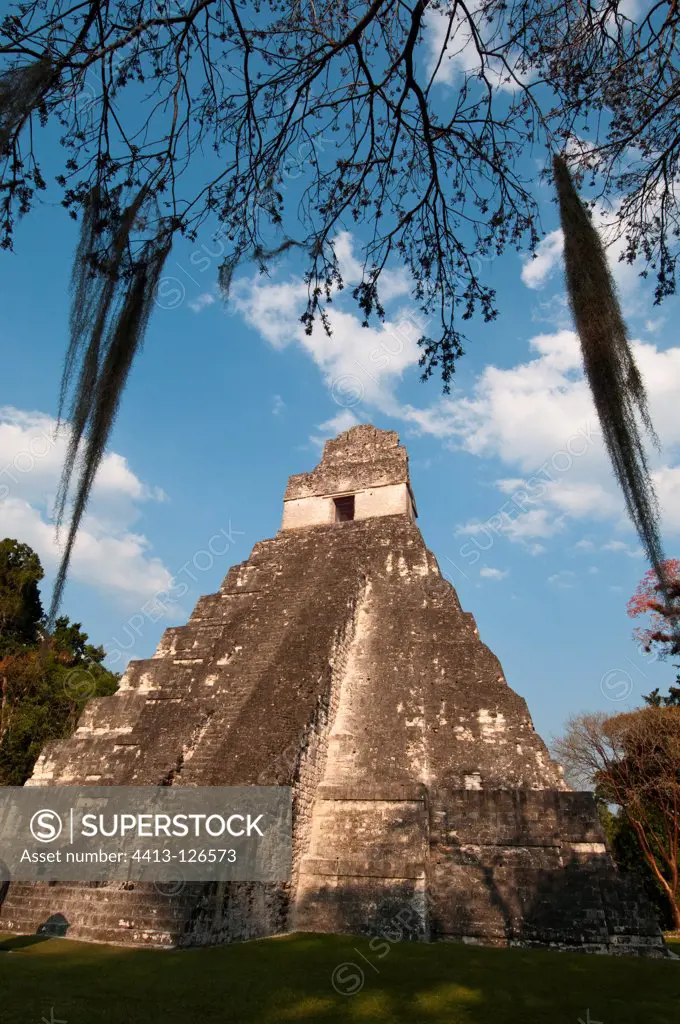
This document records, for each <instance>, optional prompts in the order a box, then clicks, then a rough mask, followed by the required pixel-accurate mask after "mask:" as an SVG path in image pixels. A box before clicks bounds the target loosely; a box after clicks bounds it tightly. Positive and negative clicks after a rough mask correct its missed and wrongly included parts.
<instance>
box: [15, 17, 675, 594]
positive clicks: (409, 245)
mask: <svg viewBox="0 0 680 1024" xmlns="http://www.w3.org/2000/svg"><path fill="white" fill-rule="evenodd" d="M625 10H626V5H625V0H510V2H509V3H508V2H507V0H479V2H477V3H475V4H474V5H469V4H465V3H463V2H462V0H431V2H429V3H428V0H411V2H410V3H399V2H397V0H343V2H341V3H335V2H333V3H331V2H329V0H321V3H318V2H317V0H299V2H298V0H296V2H295V3H290V2H289V0H253V2H252V3H251V4H250V5H245V4H243V3H237V2H236V0H184V2H183V4H180V3H177V2H176V0H111V2H107V3H102V2H101V0H83V2H76V3H71V2H70V0H24V2H22V3H20V4H18V5H17V6H16V7H15V8H13V10H12V12H11V13H10V14H8V15H7V16H6V18H5V19H4V21H3V23H2V31H1V33H0V54H2V55H4V57H5V59H6V61H7V64H6V70H5V73H4V75H3V76H2V78H0V156H1V157H4V166H3V176H2V181H1V183H0V185H1V188H2V192H3V198H2V228H3V230H4V240H3V244H4V245H5V246H6V247H10V246H11V244H12V231H13V226H14V221H15V218H16V216H17V215H18V214H22V213H25V212H27V211H28V210H29V209H30V208H31V206H32V204H33V202H34V200H35V199H36V196H38V195H39V194H40V193H42V192H44V191H45V189H46V175H47V176H48V177H51V173H52V168H50V174H48V172H47V169H46V168H45V166H44V160H43V157H42V154H41V139H42V136H41V132H40V128H41V127H42V126H44V125H46V124H48V123H56V124H57V125H58V126H59V128H60V131H61V142H62V146H63V161H62V166H61V167H60V168H59V173H58V175H57V178H56V180H57V183H58V187H59V188H60V189H61V190H62V201H63V204H64V206H65V207H66V209H67V210H68V211H69V213H70V214H71V216H73V217H74V218H76V219H78V218H79V219H80V221H81V234H80V243H79V246H78V250H77V253H76V258H75V263H74V271H73V304H72V313H71V340H70V345H69V349H68V353H67V355H66V360H65V366H64V375H63V381H62V388H61V403H60V415H61V413H64V414H65V415H67V416H68V418H69V419H70V422H71V427H72V431H71V435H70V445H69V451H68V456H67V459H66V464H65V469H64V475H63V479H62V486H61V490H60V494H59V497H58V502H57V512H58V517H59V518H60V519H61V518H62V517H63V516H64V515H65V511H66V507H67V499H68V498H69V496H70V486H71V481H72V477H73V475H74V473H76V476H77V480H76V487H75V495H74V502H73V508H72V514H71V523H70V528H69V533H68V537H67V543H66V547H65V553H64V559H63V562H62V566H61V570H60V572H59V575H58V578H57V584H56V588H55V594H54V598H53V602H52V613H54V611H55V609H56V607H57V604H58V601H59V598H60V594H61V590H62V587H63V583H64V579H65V573H66V570H67V567H68V562H69V558H70V554H71V550H72V547H73V543H74V540H75V536H76V531H77V528H78V525H79V523H80V520H81V517H82V515H83V512H84V509H85V507H86V504H87V501H88V497H89V493H90V489H91V487H92V483H93V480H94V475H95V473H96V470H97V467H98V465H99V462H100V460H101V457H102V454H103V451H104V446H105V444H106V441H107V438H108V436H109V433H110V430H111V426H112V423H113V421H114V418H115V415H116V412H117V409H118V405H119V402H120V397H121V394H122V391H123V389H124V387H125V383H126V380H127V378H128V374H129V372H130V368H131V365H132V363H133V360H134V358H135V355H136V353H137V351H138V349H139V347H140V345H141V342H142V340H143V336H144V331H145V327H146V323H147V320H148V317H149V314H150V310H151V306H152V302H153V296H154V291H155V288H156V286H157V283H158V281H159V278H160V275H161V273H162V268H163V264H164V261H165V260H166V259H167V256H168V253H169V251H170V247H171V245H172V242H173V239H174V238H176V237H177V236H178V235H182V236H184V237H185V238H188V239H190V240H191V239H195V238H196V237H197V234H198V232H199V231H200V230H202V229H205V226H206V225H207V223H208V222H210V221H212V222H213V223H215V224H216V225H219V231H220V237H221V239H223V240H224V242H225V244H226V249H225V255H224V259H223V262H222V264H221V266H220V270H219V280H220V284H221V286H222V288H223V290H224V291H225V293H228V291H229V286H230V283H231V280H232V277H233V275H234V272H235V271H236V269H237V268H238V267H239V266H240V265H241V264H242V263H243V262H244V261H247V260H251V261H254V263H255V264H256V265H257V266H259V267H260V268H261V269H265V268H266V267H267V265H268V264H269V262H270V261H271V260H272V259H273V258H274V257H276V256H278V255H280V254H282V253H284V252H287V251H289V250H293V251H295V252H296V253H297V254H298V255H299V258H300V260H301V261H302V268H303V272H304V275H305V279H306V281H307V284H308V300H307V304H306V308H305V309H304V310H302V311H301V313H302V320H303V322H304V323H305V325H306V328H307V330H309V331H311V330H312V329H313V325H314V322H315V319H317V318H318V319H320V321H321V323H322V324H323V326H324V327H325V328H326V329H327V330H330V324H329V319H328V303H329V302H330V301H331V299H332V296H333V294H334V292H335V291H336V290H337V289H339V288H340V287H341V286H342V283H343V282H342V275H341V269H340V266H339V262H338V259H337V254H336V251H335V238H336V237H337V234H338V232H339V230H340V229H341V228H342V227H346V226H353V225H363V226H364V228H365V231H366V234H365V238H364V246H363V261H362V262H363V268H362V277H361V280H360V282H359V283H358V284H357V286H356V287H355V289H354V292H353V294H354V298H355V300H356V302H357V303H358V305H359V307H360V309H361V311H362V315H363V317H364V318H365V320H366V321H368V319H369V318H370V317H371V316H373V315H376V316H378V317H381V316H382V315H383V306H382V303H381V299H380V291H379V285H380V278H381V274H382V272H383V270H384V268H385V266H386V265H387V263H388V261H389V260H390V259H392V258H394V259H396V260H398V261H400V262H401V263H402V264H403V265H404V266H405V267H406V268H407V270H408V271H409V272H410V275H411V278H412V285H413V297H414V300H415V301H416V302H417V303H418V305H419V306H420V308H421V309H422V311H423V313H424V314H425V315H426V316H427V317H428V318H429V317H433V318H434V320H435V323H436V327H435V329H434V330H433V331H432V332H431V333H430V334H428V335H427V336H423V337H422V338H421V339H420V344H421V346H422V357H421V366H422V369H423V376H424V377H429V376H430V375H431V374H432V373H433V372H435V371H437V372H439V373H440V374H441V376H442V379H443V383H444V387H445V389H446V388H448V386H449V381H450V378H451V375H452V373H453V371H454V368H455V364H456V360H457V359H458V358H459V357H460V356H461V355H462V353H463V344H464V340H465V339H464V335H463V332H462V329H461V327H462V324H463V323H464V322H465V321H466V320H469V319H470V318H471V317H472V316H473V315H475V313H480V314H481V315H482V317H483V318H484V319H485V320H491V319H493V318H494V317H495V316H496V313H497V311H496V306H495V296H494V292H493V289H492V288H490V287H489V286H488V284H486V283H485V282H484V280H483V279H482V278H481V276H480V273H479V270H478V267H479V266H480V261H479V260H478V259H477V257H479V256H480V255H486V254H488V253H490V252H493V253H501V252H502V251H504V250H505V248H506V247H507V246H512V247H517V248H519V247H521V246H526V247H528V248H529V249H531V248H533V247H534V246H535V244H536V242H537V240H538V238H539V225H538V219H537V207H536V201H535V198H534V194H533V186H534V176H535V169H534V166H533V164H528V163H527V162H526V154H527V153H529V152H533V151H534V150H533V149H532V147H534V146H535V145H536V144H537V143H540V144H541V145H545V146H547V152H546V156H547V155H548V152H564V153H566V154H567V155H568V157H569V159H570V161H571V162H572V164H573V165H575V166H576V167H577V168H579V169H580V170H584V169H585V170H588V172H589V173H591V172H592V174H593V175H594V176H595V178H596V192H595V195H597V196H598V197H599V198H600V199H601V200H602V201H605V202H606V201H607V200H613V201H614V202H615V204H616V210H615V217H614V220H615V229H616V231H618V233H619V234H623V235H624V237H625V238H626V243H627V251H626V255H627V258H629V259H634V258H635V257H636V256H637V255H642V256H643V257H644V259H645V261H646V265H647V267H648V268H649V269H651V270H653V271H654V272H655V273H656V274H657V298H658V299H660V298H662V297H663V296H664V295H666V294H668V293H669V292H671V291H672V290H673V289H674V285H675V262H676V260H677V226H678V225H677V204H676V202H675V189H674V183H675V181H676V178H677V173H676V171H677V153H678V142H677V140H678V138H680V134H679V133H678V131H677V124H676V118H677V117H678V115H677V114H676V110H677V108H678V104H677V103H676V102H675V99H676V97H677V95H678V60H677V57H678V53H677V47H678V32H677V28H678V17H679V15H678V7H677V4H676V3H675V2H671V0H668V2H659V3H655V4H654V5H653V6H652V8H651V9H650V11H648V12H646V13H645V14H644V15H643V17H642V19H641V21H640V22H639V23H634V22H632V21H631V20H630V19H629V18H627V17H626V16H625V14H624V12H625ZM449 60H453V62H454V66H455V69H456V73H457V80H456V85H457V88H456V89H455V90H453V91H452V92H451V93H448V94H446V96H442V95H441V94H438V93H437V90H436V89H435V88H434V83H435V78H436V75H437V72H438V71H439V70H440V69H441V68H442V66H444V65H445V63H446V62H447V61H449ZM593 111H597V113H598V116H597V118H596V119H595V120H594V121H591V120H590V117H591V114H592V112H593ZM603 112H604V113H603ZM601 115H603V116H601ZM210 154H212V156H211V155H210ZM301 162H303V163H305V164H306V166H307V168H308V172H309V173H308V174H307V175H306V176H305V180H304V183H303V184H302V185H301V186H300V187H299V188H297V189H296V190H294V191H289V193H288V194H287V196H286V197H285V201H284V182H285V180H286V177H287V175H288V173H289V171H290V169H291V167H295V166H298V165H299V164H300V163H301ZM55 169H56V168H55ZM619 384H620V380H619ZM620 398H621V401H622V403H623V402H625V399H626V394H625V393H622V394H621V395H620ZM80 454H82V455H83V458H82V460H80V459H79V455H80ZM76 467H77V469H76Z"/></svg>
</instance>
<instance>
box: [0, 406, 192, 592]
mask: <svg viewBox="0 0 680 1024" xmlns="http://www.w3.org/2000/svg"><path fill="white" fill-rule="evenodd" d="M67 440H68V432H67V430H66V429H62V430H61V431H60V432H59V434H57V433H56V423H55V421H54V420H53V419H52V418H51V417H49V416H46V415H45V414H44V413H40V412H24V411H22V410H19V409H14V408H11V407H4V408H0V466H1V467H3V468H2V469H0V535H2V536H8V537H16V538H17V539H18V540H20V541H22V542H24V543H26V544H29V545H30V546H31V547H32V548H34V549H35V550H36V551H37V552H38V554H39V555H40V558H41V560H42V562H43V564H44V565H45V567H46V569H47V570H48V571H49V570H54V568H55V567H56V565H57V564H58V562H59V559H60V548H59V546H58V544H57V538H56V529H55V526H54V523H53V522H52V519H51V514H52V509H53V506H54V497H55V494H56V491H57V487H58V483H59V477H60V473H61V467H62V464H63V459H64V455H65V451H66V445H67ZM165 498H166V496H165V494H164V493H163V491H162V490H160V489H158V488H151V487H149V486H148V485H146V484H144V483H143V482H142V481H141V480H140V479H139V478H138V477H137V476H136V475H135V474H134V473H133V472H132V470H131V469H130V467H129V465H128V463H127V461H126V459H125V458H124V457H123V456H122V455H119V454H117V453H115V452H110V453H108V454H107V455H105V456H104V458H103V460H102V463H101V466H100V468H99V472H98V473H97V477H96V480H95V484H94V487H93V491H92V499H91V503H90V509H89V513H88V515H87V516H86V518H85V520H84V523H83V526H82V528H81V530H80V532H79V534H78V539H77V541H76V544H75V548H74V552H73V558H72V563H71V577H72V578H73V579H75V580H79V581H80V582H82V583H86V584H90V585H92V586H94V587H96V588H97V589H98V590H100V591H102V592H103V593H105V594H108V595H109V596H113V597H115V598H116V599H117V600H118V602H119V603H120V604H121V605H123V606H124V607H130V608H132V607H139V606H140V605H141V604H143V603H144V602H145V601H147V600H148V599H149V598H151V597H153V596H154V595H155V594H156V593H157V592H158V591H159V590H163V589H165V588H167V586H168V584H169V583H170V580H171V578H172V576H171V573H170V572H169V571H168V570H167V569H166V567H165V566H164V565H163V562H162V561H161V559H159V558H157V557H156V556H154V555H152V554H151V551H150V544H149V541H148V540H147V539H146V537H144V535H143V534H141V533H138V532H136V531H135V530H133V528H132V526H133V524H134V522H135V520H136V519H137V518H138V517H139V515H140V505H141V503H143V502H145V501H150V500H153V501H163V500H165ZM64 532H65V531H64ZM62 539H63V538H62Z"/></svg>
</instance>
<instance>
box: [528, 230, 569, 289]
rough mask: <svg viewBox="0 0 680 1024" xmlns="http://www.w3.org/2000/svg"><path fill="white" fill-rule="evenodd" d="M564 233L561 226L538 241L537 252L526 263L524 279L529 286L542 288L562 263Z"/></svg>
mask: <svg viewBox="0 0 680 1024" xmlns="http://www.w3.org/2000/svg"><path fill="white" fill-rule="evenodd" d="M563 249H564V235H563V234H562V230H561V228H558V230H557V231H551V232H550V234H548V235H546V236H545V238H544V239H543V240H542V241H541V242H539V243H538V246H537V247H536V253H535V255H534V256H533V257H530V258H529V259H528V260H526V262H525V263H524V266H523V267H522V280H523V281H524V283H525V285H526V286H527V288H541V287H542V286H543V285H544V284H545V282H546V281H547V280H548V278H549V277H550V275H551V274H552V272H553V270H554V269H555V268H556V267H557V266H559V265H560V264H561V263H562V251H563Z"/></svg>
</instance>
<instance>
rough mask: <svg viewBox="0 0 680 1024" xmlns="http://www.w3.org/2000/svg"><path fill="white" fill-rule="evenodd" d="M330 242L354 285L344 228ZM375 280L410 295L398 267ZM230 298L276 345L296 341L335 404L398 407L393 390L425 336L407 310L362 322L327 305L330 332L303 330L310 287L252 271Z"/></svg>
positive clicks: (386, 293)
mask: <svg viewBox="0 0 680 1024" xmlns="http://www.w3.org/2000/svg"><path fill="white" fill-rule="evenodd" d="M334 244H335V249H336V253H337V255H338V259H339V261H340V264H341V269H342V272H343V275H344V278H345V281H346V282H347V283H350V284H351V283H353V282H356V281H357V280H358V279H359V277H360V274H361V266H360V264H359V262H358V261H357V260H356V259H355V258H354V255H353V250H352V244H351V236H350V235H349V234H348V233H347V232H343V233H341V234H340V235H339V236H338V237H337V239H335V243H334ZM380 280H381V297H382V299H383V301H385V302H387V301H388V300H389V301H394V300H395V299H398V298H400V297H402V296H404V295H406V294H408V290H409V284H408V279H407V276H406V274H405V273H404V272H403V271H387V272H384V274H383V275H381V279H380ZM232 301H233V304H234V307H235V309H236V311H237V312H239V313H240V314H241V315H242V316H243V318H244V319H245V320H246V322H247V323H249V324H250V325H251V326H252V327H254V328H256V329H257V330H258V331H259V332H260V334H261V335H262V337H263V338H264V339H265V341H267V342H268V343H269V344H270V345H271V346H272V347H273V348H275V349H278V350H282V349H284V348H287V347H288V345H290V344H293V343H297V344H298V345H301V346H302V348H304V349H305V351H306V352H307V353H308V354H309V355H310V356H311V358H312V359H313V360H314V362H315V363H316V364H317V366H318V367H319V369H320V370H321V372H322V374H323V376H324V380H325V382H326V384H327V386H328V387H329V388H330V390H331V393H332V395H333V397H334V398H335V400H336V401H337V402H338V404H339V405H343V406H345V407H347V408H352V407H354V406H357V405H359V404H360V403H362V402H364V403H367V404H369V405H373V406H375V407H376V408H379V409H381V410H382V411H383V412H386V413H388V414H394V413H395V412H397V411H398V403H397V401H396V399H395V397H394V390H395V388H396V386H397V384H398V383H399V381H400V380H401V377H402V375H403V373H404V370H405V369H406V368H407V367H411V366H415V365H416V364H417V362H418V358H419V355H420V351H419V349H418V338H419V337H420V335H421V333H422V328H421V327H420V326H419V323H418V322H417V321H416V320H415V319H414V318H413V316H412V315H411V314H410V313H409V312H408V311H407V310H403V311H402V310H397V312H396V314H395V315H394V316H393V317H392V318H391V319H390V320H388V321H386V322H385V323H382V324H376V326H374V327H362V326H361V323H360V321H359V319H358V318H357V317H356V316H355V315H353V314H351V313H347V312H345V311H344V310H343V309H342V308H341V307H340V305H339V303H335V304H334V305H333V306H332V307H331V308H330V309H329V310H328V313H329V319H330V323H331V329H332V333H331V334H330V336H329V335H328V334H327V333H326V331H325V330H324V327H323V325H322V324H321V323H320V322H319V321H318V320H317V322H316V323H315V324H314V328H313V330H312V333H311V335H307V334H306V333H305V329H304V326H303V325H302V324H301V323H300V314H301V312H302V311H303V310H304V308H305V304H306V301H307V286H306V285H305V284H304V283H301V282H300V281H299V279H292V280H290V281H287V282H280V281H279V282H277V281H272V280H271V279H270V278H262V277H257V276H256V277H250V278H242V279H241V280H239V281H238V282H236V284H235V285H234V287H233V290H232Z"/></svg>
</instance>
